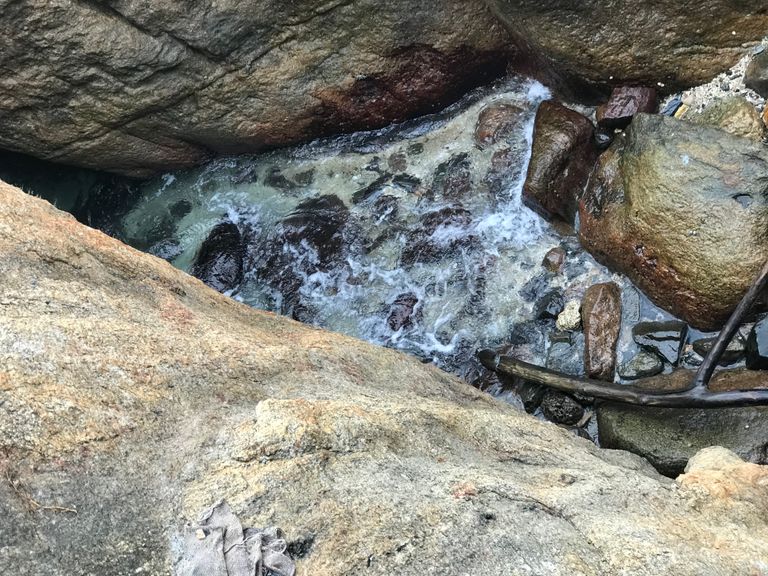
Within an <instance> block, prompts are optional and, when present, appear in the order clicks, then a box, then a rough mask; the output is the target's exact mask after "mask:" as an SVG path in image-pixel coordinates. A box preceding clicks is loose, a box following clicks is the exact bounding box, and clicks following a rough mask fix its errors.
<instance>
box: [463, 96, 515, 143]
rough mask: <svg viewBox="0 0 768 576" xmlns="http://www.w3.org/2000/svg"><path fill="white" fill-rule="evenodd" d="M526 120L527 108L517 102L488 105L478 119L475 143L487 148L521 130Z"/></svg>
mask: <svg viewBox="0 0 768 576" xmlns="http://www.w3.org/2000/svg"><path fill="white" fill-rule="evenodd" d="M525 120H526V114H525V110H524V109H523V108H521V107H520V106H516V105H515V104H509V103H506V102H501V103H494V104H491V105H489V106H486V107H485V108H483V110H482V111H481V112H480V115H479V116H478V119H477V126H476V127H475V143H476V144H477V145H478V146H479V147H480V148H485V147H487V146H491V145H493V144H496V143H497V142H500V141H502V140H505V139H507V138H509V137H510V136H512V135H513V134H514V133H515V132H518V131H521V130H522V129H523V126H524V124H525Z"/></svg>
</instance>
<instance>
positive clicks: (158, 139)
mask: <svg viewBox="0 0 768 576" xmlns="http://www.w3.org/2000/svg"><path fill="white" fill-rule="evenodd" d="M0 12H2V14H3V18H2V22H1V23H0V68H2V69H3V70H4V71H5V72H4V73H3V75H2V78H0V110H2V113H0V147H2V148H5V149H9V150H14V151H19V152H24V153H27V154H31V155H34V156H36V157H39V158H44V159H49V160H54V161H56V162H63V163H68V164H77V165H80V166H86V167H92V168H98V169H102V170H109V171H115V172H120V173H123V174H130V175H135V176H147V175H149V174H153V173H158V172H163V171H168V170H172V169H179V168H183V167H186V166H190V165H193V164H196V163H199V162H201V161H202V160H204V159H205V158H207V157H209V156H210V155H212V154H234V153H242V152H249V151H256V150H260V149H263V148H269V147H276V146H284V145H288V144H292V143H296V142H301V141H305V140H309V139H311V138H314V137H317V136H320V135H323V134H331V133H333V134H336V133H339V132H345V131H352V130H360V129H370V128H376V127H381V126H385V125H387V124H389V123H391V122H395V121H402V120H405V119H407V118H409V117H412V116H415V115H418V114H424V113H428V112H432V111H435V110H437V109H440V108H441V107H444V106H445V105H446V104H448V103H450V102H452V101H454V100H456V99H457V98H458V97H459V96H461V95H462V94H464V93H465V92H466V91H467V90H468V89H471V88H473V87H475V86H477V85H479V84H482V83H485V82H487V81H488V80H490V79H492V78H495V77H498V76H500V75H501V74H503V73H504V71H505V68H506V66H507V64H508V63H510V62H513V61H518V60H521V59H522V60H525V58H522V57H521V56H520V51H519V50H518V49H517V48H516V47H515V44H514V43H513V42H512V41H511V40H510V38H509V36H508V34H507V33H506V32H505V31H504V29H503V26H502V25H501V24H499V23H498V22H497V21H496V19H495V18H494V17H493V16H492V15H491V14H490V13H489V11H488V10H487V8H486V7H485V6H484V4H483V3H482V2H480V1H471V2H464V1H461V0H441V1H440V2H437V3H428V4H425V3H423V2H417V1H413V0H395V1H393V2H385V3H381V2H376V1H374V0H341V1H333V2H324V1H321V0H298V1H294V2H282V1H274V0H247V1H241V0H220V1H215V2H214V1H213V0H190V1H188V2H183V3H182V2H175V1H169V0H163V1H155V2H145V1H142V0H116V1H111V2H108V3H105V2H97V1H93V0H86V1H75V0H57V1H54V2H49V1H48V0H32V1H28V2H12V1H9V0H3V1H1V2H0Z"/></svg>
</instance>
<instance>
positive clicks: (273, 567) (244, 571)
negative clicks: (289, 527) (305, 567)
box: [176, 501, 296, 576]
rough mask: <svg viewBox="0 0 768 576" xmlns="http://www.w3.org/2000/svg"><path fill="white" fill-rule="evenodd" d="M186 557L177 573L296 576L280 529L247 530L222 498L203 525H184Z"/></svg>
mask: <svg viewBox="0 0 768 576" xmlns="http://www.w3.org/2000/svg"><path fill="white" fill-rule="evenodd" d="M183 548H184V550H183V556H182V558H181V559H180V561H179V563H178V564H177V569H176V575H177V576H267V575H270V574H274V575H275V576H294V574H295V572H296V567H295V565H294V563H293V560H291V559H290V558H289V557H288V556H286V554H285V548H286V543H285V540H283V538H281V536H280V533H279V530H278V529H277V528H267V529H264V530H257V529H254V528H249V529H247V530H243V527H242V525H241V524H240V520H238V519H237V516H235V515H234V514H233V513H232V510H230V508H229V505H228V504H227V503H226V502H224V501H221V502H219V503H217V504H215V505H214V506H213V508H211V509H210V510H208V511H207V512H205V513H204V514H203V515H202V517H201V518H200V520H199V525H197V526H191V525H188V526H186V527H185V528H184V542H183Z"/></svg>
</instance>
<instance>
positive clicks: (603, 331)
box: [581, 282, 621, 382]
mask: <svg viewBox="0 0 768 576" xmlns="http://www.w3.org/2000/svg"><path fill="white" fill-rule="evenodd" d="M581 321H582V324H583V325H584V371H585V373H586V374H587V376H588V377H589V378H595V379H597V380H605V381H606V382H613V374H614V371H615V370H616V344H617V343H618V341H619V333H620V332H621V289H620V288H619V287H618V286H617V285H616V284H615V283H613V282H606V283H603V284H593V285H592V286H590V287H589V288H587V291H586V293H585V294H584V299H583V300H582V302H581Z"/></svg>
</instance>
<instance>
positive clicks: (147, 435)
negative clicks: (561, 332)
mask: <svg viewBox="0 0 768 576" xmlns="http://www.w3.org/2000/svg"><path fill="white" fill-rule="evenodd" d="M0 204H1V205H2V206H3V209H2V211H0V286H1V287H2V296H0V357H1V358H2V362H0V469H1V470H2V473H1V475H0V477H2V478H3V479H4V481H3V482H0V514H2V518H3V522H2V523H0V542H2V545H0V566H2V567H3V571H4V572H7V573H8V574H35V575H42V576H48V575H51V576H64V575H68V576H69V575H71V574H110V575H114V576H128V575H129V574H130V575H135V574H137V573H145V574H167V573H169V572H171V570H172V568H173V558H174V554H175V553H174V550H176V549H178V546H177V544H178V538H179V535H180V532H179V531H180V529H181V528H182V525H183V523H184V521H185V519H187V520H192V519H194V518H196V517H197V515H198V513H199V512H200V511H201V510H203V509H205V508H207V507H208V506H210V505H212V504H213V503H215V502H216V501H218V500H219V499H221V498H226V500H227V501H228V502H229V504H230V506H231V508H232V511H233V513H234V514H236V515H237V517H238V518H239V519H240V521H241V522H242V525H243V526H269V525H276V526H280V527H281V528H282V529H283V530H284V531H285V535H286V539H287V541H288V550H289V551H291V553H292V554H293V555H294V557H295V559H296V561H297V569H298V573H300V574H323V575H327V576H335V575H345V576H346V575H349V576H351V575H353V574H361V573H366V574H371V575H384V574H387V575H389V574H400V575H403V576H412V575H413V576H415V575H422V574H426V573H430V572H436V571H439V572H440V573H441V574H446V575H457V576H458V575H459V574H464V573H466V572H467V570H470V569H471V572H472V574H475V575H478V576H483V575H488V576H491V575H493V576H506V575H508V576H513V575H519V574H521V566H525V567H526V568H525V571H526V572H527V573H528V574H535V575H542V576H543V575H545V574H546V575H547V576H551V575H554V576H560V575H562V576H566V575H567V576H574V575H585V576H586V575H593V574H616V573H622V574H625V575H627V576H646V575H647V576H650V575H657V574H676V575H680V576H695V575H700V574H723V575H730V574H748V573H759V570H761V569H762V568H761V567H762V566H764V565H765V563H766V562H768V544H766V543H768V523H767V521H766V514H765V513H764V512H763V511H762V510H761V509H757V508H754V509H751V508H749V507H746V506H745V507H743V508H737V509H736V508H732V507H731V504H732V500H733V496H732V494H733V492H731V493H728V494H721V493H718V492H716V491H714V488H715V487H716V486H717V485H718V484H713V483H712V482H710V481H709V480H708V478H707V477H702V478H699V479H698V481H697V488H696V490H692V489H688V488H686V487H685V484H684V480H681V481H680V483H679V484H676V483H675V482H673V481H671V480H669V479H665V478H662V477H659V476H658V475H657V474H656V473H655V472H654V471H653V470H651V469H650V467H649V466H648V464H647V463H646V462H644V461H643V460H641V459H639V458H637V457H635V456H631V455H629V454H627V453H623V452H615V451H607V450H600V449H598V448H596V447H595V446H594V445H593V444H591V443H590V442H588V441H585V440H582V439H579V438H576V437H574V436H573V435H572V434H570V433H568V432H567V431H565V430H561V429H560V428H558V427H557V426H554V425H552V424H548V423H545V422H541V421H538V420H536V419H535V418H532V417H530V416H527V415H525V414H523V413H520V412H517V411H515V410H514V409H512V408H511V407H510V406H508V405H505V404H502V403H500V402H497V401H495V400H493V399H492V398H490V397H489V396H487V395H484V394H483V393H481V392H479V391H477V390H475V389H473V388H471V387H469V386H467V385H466V384H463V383H462V382H460V381H458V380H457V379H455V378H453V377H450V376H448V375H446V374H444V373H441V372H440V371H438V370H436V369H435V368H434V367H431V366H428V365H424V364H421V363H420V362H418V361H417V360H415V359H412V358H409V357H406V356H404V355H402V354H399V353H396V352H394V351H391V350H387V349H383V348H377V347H373V346H371V345H368V344H365V343H363V342H360V341H357V340H354V339H351V338H347V337H342V336H339V335H335V334H331V333H327V332H324V331H322V330H318V329H314V328H311V327H308V326H303V325H300V324H297V323H295V322H292V321H290V320H288V319H285V318H281V317H278V316H275V315H273V314H269V313H264V312H259V311H256V310H253V309H250V308H247V307H245V306H243V305H241V304H238V303H237V302H234V301H232V300H230V299H227V298H226V297H224V296H222V295H220V294H218V293H216V292H215V291H214V290H211V289H210V288H208V287H206V286H205V285H204V284H202V283H201V282H199V281H197V280H195V279H193V278H191V277H189V276H187V275H185V274H183V273H182V272H180V271H178V270H176V269H174V268H172V267H171V266H170V265H168V264H167V263H166V262H164V261H161V260H159V259H157V258H154V257H152V256H149V255H146V254H140V253H138V252H136V251H135V250H132V249H130V248H128V247H126V246H124V245H122V244H120V243H119V242H117V241H115V240H113V239H111V238H109V237H107V236H105V235H103V234H101V233H99V232H96V231H94V230H92V229H88V228H86V227H84V226H82V225H80V224H78V223H77V222H76V221H75V220H74V219H73V218H71V217H70V216H68V215H65V214H63V213H61V212H59V211H57V210H55V209H54V208H52V207H51V206H50V205H49V204H47V203H45V202H43V201H41V200H39V199H34V198H31V197H29V196H26V195H24V194H23V193H21V192H20V191H19V190H17V189H13V188H11V187H8V186H6V185H3V184H0ZM760 470H762V469H760ZM708 487H711V488H713V492H712V494H711V495H709V496H706V497H702V496H701V494H700V490H706V489H707V488H708ZM732 487H733V489H734V491H735V490H736V489H737V488H738V489H741V488H743V489H744V490H747V489H749V490H754V491H755V494H759V495H760V498H761V501H765V500H766V498H768V494H767V493H766V490H767V489H768V488H766V486H765V485H764V484H759V483H758V484H756V485H753V484H745V479H743V478H740V477H736V478H734V479H733V486H732ZM55 507H58V508H55ZM67 510H76V511H77V514H74V513H72V512H68V511H67ZM457 534H460V535H461V545H458V546H457V545H456V544H457V540H456V538H457ZM714 541H717V542H719V546H718V547H713V546H712V545H711V544H712V542H714ZM511 550H513V551H514V553H513V554H510V551H511ZM478 551H482V553H478Z"/></svg>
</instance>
